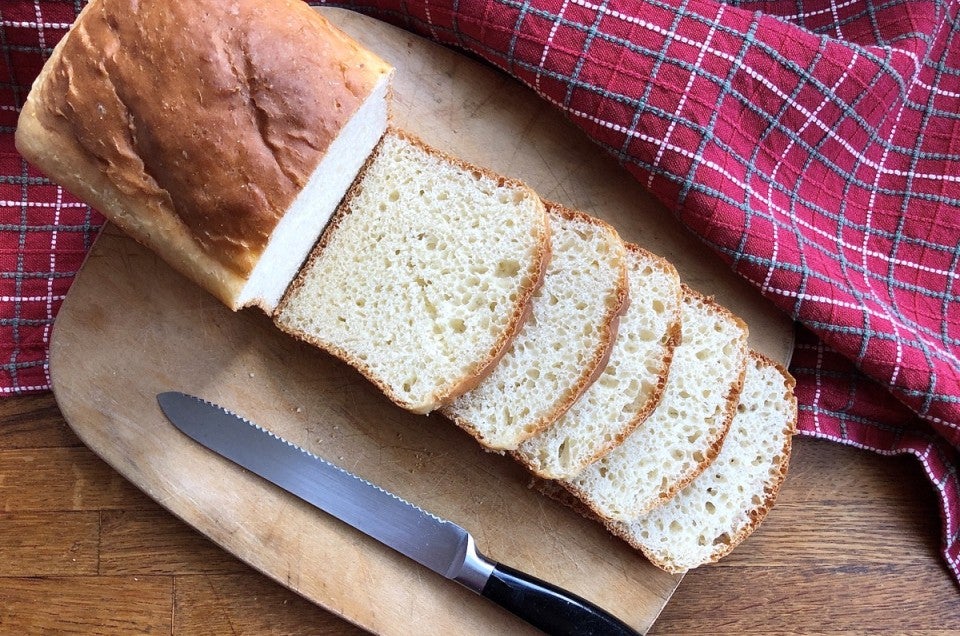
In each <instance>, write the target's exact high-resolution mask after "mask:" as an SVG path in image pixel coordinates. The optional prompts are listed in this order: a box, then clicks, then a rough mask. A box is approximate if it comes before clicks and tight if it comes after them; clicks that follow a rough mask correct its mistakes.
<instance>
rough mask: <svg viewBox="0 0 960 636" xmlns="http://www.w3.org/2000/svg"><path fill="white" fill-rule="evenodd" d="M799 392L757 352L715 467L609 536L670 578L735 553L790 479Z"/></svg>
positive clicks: (792, 381)
mask: <svg viewBox="0 0 960 636" xmlns="http://www.w3.org/2000/svg"><path fill="white" fill-rule="evenodd" d="M793 386H794V380H793V378H791V377H790V376H789V374H787V373H786V372H785V371H784V370H783V369H782V368H781V367H779V366H778V365H777V364H775V363H774V362H772V361H770V360H768V359H766V358H764V357H762V356H760V355H759V354H756V353H752V354H751V357H750V360H749V362H748V364H747V372H746V376H745V379H744V382H743V390H742V391H741V392H740V403H739V405H738V406H737V412H736V415H735V416H734V418H733V422H732V424H731V426H730V432H729V433H727V436H726V438H725V439H724V442H723V447H722V448H721V449H720V453H719V454H718V455H717V458H716V460H714V462H713V463H712V464H710V467H709V468H707V470H706V471H705V472H704V473H702V474H701V475H700V476H699V477H697V478H696V479H695V480H693V481H692V482H691V483H690V484H689V485H687V486H686V487H685V488H684V489H683V490H681V491H680V492H679V493H677V495H676V496H675V497H674V498H673V499H671V500H670V501H668V502H667V503H666V504H664V505H663V506H661V507H659V508H655V509H654V510H652V511H650V512H649V513H647V514H646V515H643V516H641V517H639V518H638V519H636V520H635V521H633V522H631V523H629V524H625V523H618V524H613V525H611V528H610V529H611V530H612V531H613V532H614V533H616V534H618V535H620V536H621V537H623V538H624V539H626V540H627V541H628V542H629V543H630V544H631V545H633V546H634V547H636V548H639V549H640V550H642V551H643V553H644V554H645V555H646V556H647V558H648V559H650V561H652V562H653V563H654V564H656V565H657V566H659V567H660V568H662V569H665V570H667V571H669V572H683V571H686V570H689V569H690V568H694V567H697V566H698V565H702V564H704V563H711V562H714V561H716V560H717V559H719V558H721V557H723V556H724V555H726V554H727V553H729V552H730V551H731V550H733V548H735V547H736V546H737V545H739V544H740V542H742V541H743V540H744V539H746V538H747V537H748V536H749V535H750V534H751V533H752V532H753V530H754V529H755V528H756V527H757V526H759V525H760V522H761V521H762V520H763V518H764V517H765V516H766V514H767V512H768V511H769V510H770V508H771V507H772V506H773V503H774V501H775V500H776V497H777V493H778V492H779V490H780V484H781V483H782V482H783V479H784V477H785V476H786V473H787V466H788V464H789V460H790V446H791V439H792V436H793V433H794V432H795V430H796V421H797V401H796V398H795V397H794V395H793Z"/></svg>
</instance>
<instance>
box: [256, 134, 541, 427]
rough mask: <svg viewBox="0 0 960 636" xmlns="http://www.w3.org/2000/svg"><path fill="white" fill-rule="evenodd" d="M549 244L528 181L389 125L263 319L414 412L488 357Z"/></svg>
mask: <svg viewBox="0 0 960 636" xmlns="http://www.w3.org/2000/svg"><path fill="white" fill-rule="evenodd" d="M549 250H550V237H549V224H548V219H547V214H546V212H545V209H544V206H543V204H542V202H541V201H540V198H539V197H538V196H537V195H536V193H535V192H533V191H532V190H530V189H529V188H527V187H526V186H524V185H523V184H521V183H520V182H518V181H513V180H510V179H505V178H503V177H499V176H497V175H494V174H492V173H489V172H487V171H485V170H483V169H481V168H478V167H476V166H471V165H468V164H466V163H463V162H460V161H458V160H455V159H452V158H450V157H447V156H445V155H443V154H441V153H439V152H437V151H436V150H433V149H431V148H429V147H427V146H426V145H424V144H423V143H422V142H420V141H419V140H417V139H415V138H413V137H412V136H409V135H407V134H405V133H402V132H400V131H396V130H390V131H388V132H387V134H386V135H385V136H384V138H383V140H382V142H381V144H380V145H379V146H378V147H377V149H376V150H375V151H374V154H373V156H372V157H371V159H370V161H369V162H368V163H367V165H366V166H365V167H364V169H363V171H362V172H361V175H360V176H359V177H358V179H357V182H356V183H355V184H354V186H353V187H351V189H350V191H349V192H348V193H347V196H346V198H345V199H344V202H343V203H342V205H341V207H340V209H339V210H338V212H337V215H336V216H335V217H334V219H333V221H332V222H331V224H330V227H329V228H328V229H327V230H326V231H325V232H324V235H323V237H322V238H321V240H320V243H318V245H317V247H316V248H315V250H314V251H313V253H312V254H311V256H310V258H309V261H308V262H307V264H306V265H305V266H304V267H303V268H302V270H301V272H300V274H299V275H298V276H297V278H296V280H295V281H294V283H293V284H292V285H291V286H290V289H289V291H288V292H287V294H286V295H285V296H284V298H283V300H282V302H281V304H280V306H279V307H278V309H277V312H276V313H275V316H274V321H275V323H276V324H277V325H278V326H279V327H280V328H281V329H282V330H284V331H286V332H288V333H290V334H292V335H294V336H296V337H299V338H301V339H303V340H305V341H307V342H311V343H313V344H315V345H317V346H319V347H321V348H323V349H325V350H327V351H329V352H330V353H332V354H334V355H336V356H338V357H340V358H342V359H343V360H345V361H346V362H348V363H349V364H351V365H353V366H354V367H356V368H357V369H358V370H360V371H361V372H362V373H363V374H365V375H366V376H367V377H368V378H369V379H370V380H371V381H372V382H373V383H375V384H376V385H377V386H379V387H380V389H382V390H383V392H384V393H385V394H386V395H387V396H388V397H390V398H391V399H392V400H393V401H394V402H396V403H397V404H398V405H400V406H402V407H404V408H406V409H409V410H411V411H414V412H418V413H427V412H429V411H432V410H434V409H436V408H437V407H439V406H440V405H442V404H444V403H445V402H449V401H450V400H452V399H454V398H455V397H456V396H457V395H459V394H460V393H462V392H464V391H466V390H469V389H470V388H472V386H475V385H476V383H477V382H479V381H480V380H481V379H482V378H483V376H484V375H485V374H486V373H487V372H488V371H489V370H490V369H491V368H492V366H493V365H494V364H495V363H496V361H497V360H498V359H499V358H500V356H501V355H502V353H503V351H504V350H505V349H506V347H507V346H508V345H509V343H510V341H511V340H512V338H513V336H514V335H515V333H516V331H517V330H518V329H519V328H520V326H521V325H522V324H523V320H524V318H525V316H526V314H527V313H528V308H529V301H530V298H531V296H532V295H533V293H534V292H535V291H536V290H537V288H538V287H539V285H540V282H541V280H542V277H543V272H544V269H545V267H546V263H547V261H548V260H549Z"/></svg>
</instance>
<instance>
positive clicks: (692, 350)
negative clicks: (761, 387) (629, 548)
mask: <svg viewBox="0 0 960 636" xmlns="http://www.w3.org/2000/svg"><path fill="white" fill-rule="evenodd" d="M681 321H682V331H683V335H682V338H681V341H680V345H679V346H678V347H677V348H676V350H675V351H674V355H673V360H672V362H671V363H670V371H669V374H668V377H667V384H666V387H665V388H664V391H663V396H662V397H661V399H660V402H659V404H658V405H657V408H656V409H655V410H654V412H653V413H652V414H651V415H650V417H648V418H647V420H646V421H645V422H644V424H643V426H640V427H639V428H637V429H636V430H635V431H634V432H633V433H631V434H630V435H628V436H627V437H626V439H624V440H623V442H622V443H621V444H620V445H619V446H617V447H616V448H614V449H613V450H611V451H610V452H609V453H607V454H606V455H604V456H603V457H601V458H600V459H599V460H598V461H597V462H595V463H593V464H591V465H590V466H588V467H587V468H586V469H585V470H584V471H583V472H581V473H580V474H578V475H576V476H575V477H573V478H571V479H570V480H568V481H564V482H562V483H563V485H564V486H565V487H567V488H569V489H570V490H571V492H573V493H574V494H575V495H576V496H577V497H578V498H580V499H581V500H582V501H583V502H584V503H585V504H586V505H587V506H588V507H589V508H590V509H591V510H593V511H594V513H596V514H597V516H598V517H600V518H601V519H603V520H604V521H631V520H633V519H635V518H636V517H638V516H640V515H641V514H643V513H645V512H647V511H649V510H651V509H652V508H654V507H655V506H658V505H660V504H662V503H663V502H665V501H667V500H668V499H670V497H672V496H673V495H674V494H676V493H677V492H678V491H679V490H680V489H681V488H683V486H685V485H686V484H687V483H689V482H690V481H691V480H692V479H693V478H694V477H696V476H697V475H698V474H699V473H700V472H702V471H703V470H704V468H706V466H707V465H708V464H709V463H710V462H711V461H713V459H714V458H715V457H716V455H717V451H718V450H719V448H720V444H721V443H722V442H723V437H724V435H726V433H727V430H728V429H729V426H730V420H731V418H732V416H733V411H734V410H735V408H736V405H737V396H738V395H739V392H740V387H741V385H742V383H743V373H744V368H745V364H746V357H747V327H746V325H745V324H744V323H743V321H741V320H740V319H739V318H737V317H736V316H734V315H733V314H731V313H730V312H729V311H727V310H726V309H725V308H723V307H721V306H720V305H718V304H716V303H715V302H714V301H713V300H711V299H709V298H706V297H705V296H702V295H701V294H699V293H697V292H695V291H693V290H691V289H690V288H688V287H686V286H684V296H683V302H682V309H681Z"/></svg>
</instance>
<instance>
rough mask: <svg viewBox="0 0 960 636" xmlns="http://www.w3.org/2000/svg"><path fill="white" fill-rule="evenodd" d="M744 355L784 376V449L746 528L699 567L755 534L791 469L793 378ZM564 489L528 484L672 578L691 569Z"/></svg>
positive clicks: (765, 360)
mask: <svg viewBox="0 0 960 636" xmlns="http://www.w3.org/2000/svg"><path fill="white" fill-rule="evenodd" d="M747 355H748V358H749V360H750V361H748V364H751V363H753V364H759V365H768V366H771V367H773V368H775V369H776V370H777V372H778V373H779V374H780V375H781V376H783V385H784V393H783V397H784V400H786V401H787V402H788V403H789V404H790V410H791V415H790V418H789V420H788V421H787V423H786V425H785V429H784V433H785V435H784V442H783V446H782V447H781V449H780V451H779V453H778V454H777V458H778V459H779V461H778V462H777V463H776V464H775V474H774V477H773V480H772V481H770V482H769V483H768V484H767V485H766V486H765V487H764V498H763V500H762V501H761V502H760V503H758V504H757V505H756V506H754V507H753V508H751V509H750V510H749V511H747V516H748V519H749V521H748V522H747V523H746V524H745V525H743V526H741V527H740V528H739V529H738V530H737V532H736V533H735V534H734V535H733V536H731V537H730V539H729V541H728V542H725V543H721V544H719V545H718V546H717V549H716V550H714V551H713V552H711V554H710V557H709V559H708V560H706V561H704V563H702V564H701V565H704V564H707V563H716V562H717V561H719V560H720V559H721V558H723V557H725V556H726V555H728V554H729V553H730V552H732V551H733V550H734V549H735V548H736V547H737V546H739V545H740V544H741V543H742V542H743V541H744V540H746V539H747V538H748V537H749V536H750V535H751V534H753V532H754V531H756V529H757V528H758V527H759V526H760V524H761V523H762V522H763V520H764V519H765V518H766V516H767V514H768V513H769V512H770V510H771V509H772V508H773V506H774V503H775V502H776V499H777V495H778V494H779V492H780V488H781V486H782V485H783V482H784V480H785V479H786V476H787V472H788V470H789V466H790V455H791V452H792V444H793V436H794V435H795V434H796V431H797V399H796V396H795V395H794V388H795V387H796V380H794V378H793V377H792V376H791V375H790V373H789V372H788V371H787V370H786V369H785V368H784V367H783V365H781V364H780V363H778V362H776V361H775V360H772V359H770V358H768V357H767V356H765V355H763V354H761V353H759V352H757V351H754V350H750V351H749V352H748V354H747ZM563 486H564V484H563V483H562V482H559V481H551V480H547V479H542V478H539V477H535V478H533V479H532V480H531V487H533V488H535V489H536V490H538V491H539V492H540V493H541V494H543V495H546V496H547V497H550V498H551V499H553V500H555V501H557V502H559V503H562V504H563V505H565V506H567V507H569V508H570V509H572V510H573V511H574V512H576V513H577V514H579V515H581V516H583V517H584V518H586V519H590V520H591V521H595V522H597V523H599V524H601V525H603V526H604V527H605V528H606V529H607V530H608V531H609V532H610V533H611V534H613V535H615V536H617V537H619V538H620V539H622V540H623V541H626V542H627V543H628V544H629V545H630V546H631V547H633V548H634V549H636V550H639V551H640V552H641V553H642V554H643V555H644V557H645V558H646V559H647V560H648V561H650V562H651V563H652V564H653V565H655V566H656V567H658V568H660V569H661V570H664V571H666V572H670V573H672V574H682V573H684V572H686V571H688V570H689V569H690V568H685V567H679V566H677V565H675V564H674V563H672V562H670V561H667V560H664V559H661V558H660V557H659V556H658V555H657V554H656V553H654V552H653V551H652V550H650V549H648V548H647V547H646V546H644V545H643V544H642V543H640V542H639V541H637V540H636V538H635V537H634V536H633V535H632V534H631V533H630V532H628V531H627V530H626V527H625V524H620V523H610V522H606V521H604V520H603V519H602V518H601V517H600V516H599V515H597V513H596V512H594V511H593V510H592V509H591V508H590V507H589V506H587V505H585V504H584V502H583V501H581V500H580V499H579V498H578V497H576V496H575V495H574V493H572V492H571V491H570V490H569V489H567V488H564V487H563Z"/></svg>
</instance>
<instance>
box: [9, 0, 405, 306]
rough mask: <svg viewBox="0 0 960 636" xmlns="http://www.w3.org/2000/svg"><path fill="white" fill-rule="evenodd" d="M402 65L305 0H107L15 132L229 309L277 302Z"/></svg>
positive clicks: (365, 148) (357, 163)
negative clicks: (337, 25)
mask: <svg viewBox="0 0 960 636" xmlns="http://www.w3.org/2000/svg"><path fill="white" fill-rule="evenodd" d="M391 74H392V68H391V67H390V65H389V64H387V63H386V62H384V61H383V60H381V59H380V58H378V57H377V56H376V55H374V54H373V53H372V52H370V51H368V50H366V49H364V48H363V47H362V46H360V45H359V44H358V43H357V42H356V41H354V40H353V39H351V38H350V37H348V36H347V35H346V34H345V33H343V32H341V31H340V30H339V29H337V28H335V27H334V26H333V25H331V24H330V23H329V22H328V21H327V20H326V19H325V18H323V17H322V16H321V15H320V14H318V13H317V12H316V11H314V10H312V9H311V8H310V7H308V6H306V5H305V4H304V3H303V2H300V1H299V0H236V1H234V2H229V3H226V2H220V1H219V0H193V1H191V2H175V1H173V0H140V2H124V1H122V0H94V1H93V2H90V4H88V5H87V6H86V7H85V8H84V9H83V11H82V12H81V13H80V16H79V17H78V18H77V21H76V22H75V23H74V26H73V28H72V29H71V30H70V32H69V33H68V34H67V35H66V37H64V38H63V39H62V40H61V41H60V43H59V44H58V45H57V47H56V48H55V49H54V51H53V53H52V55H51V56H50V59H49V60H48V61H47V63H46V64H45V65H44V67H43V70H42V71H41V72H40V74H39V76H38V77H37V80H36V82H35V83H34V85H33V88H32V89H31V91H30V94H29V96H28V98H27V101H26V103H25V104H24V106H23V110H22V111H21V113H20V119H19V122H18V126H17V133H16V144H17V148H18V150H19V151H20V153H21V154H22V155H23V156H24V157H25V158H26V159H27V160H28V161H30V162H31V163H33V164H35V165H36V166H37V167H39V168H40V169H41V170H43V171H44V172H45V173H46V174H47V176H49V177H50V178H51V179H53V180H54V181H56V182H57V183H59V184H60V185H62V186H64V187H65V188H67V189H68V190H70V192H71V193H73V194H74V195H76V196H77V197H79V198H80V199H82V200H83V201H85V202H86V203H88V204H90V205H91V206H93V207H95V208H97V209H98V210H100V211H102V212H103V213H104V214H105V215H106V216H107V218H109V219H110V221H111V222H113V223H115V224H116V225H117V226H118V227H120V228H121V229H122V230H123V231H124V232H126V233H127V234H128V235H130V236H131V237H132V238H134V239H135V240H137V241H139V242H140V243H142V244H144V245H146V246H147V247H149V248H150V249H152V250H153V251H155V252H156V253H157V254H158V255H159V256H160V257H161V258H163V259H164V260H165V261H167V262H168V263H169V264H170V265H171V266H172V267H173V268H174V269H176V270H178V271H180V272H181V273H182V274H184V275H185V276H187V277H188V278H190V279H192V280H193V281H194V282H196V283H197V284H199V285H200V286H201V287H203V288H205V289H206V290H208V291H209V292H210V293H212V294H213V295H215V296H216V297H217V298H219V299H220V300H221V301H223V302H224V303H225V304H226V305H227V306H229V307H230V308H232V309H239V308H241V307H245V306H248V305H257V306H260V307H261V308H263V309H264V310H265V311H266V312H267V313H271V312H272V311H273V309H274V308H275V306H276V304H277V302H278V301H279V300H280V297H281V295H282V294H283V292H284V290H285V289H286V288H287V286H288V285H289V284H290V281H291V280H292V279H293V277H294V276H295V275H296V272H297V269H298V268H299V267H300V265H301V264H302V263H303V260H304V258H306V256H307V254H308V253H309V252H310V249H311V248H312V247H313V245H314V243H315V242H316V240H317V237H318V236H319V235H320V233H321V232H322V231H323V228H324V225H326V223H327V221H328V220H329V219H330V216H331V215H332V214H333V212H334V210H336V208H337V205H338V204H339V202H340V200H341V198H342V197H343V195H344V193H345V192H346V191H347V189H348V188H349V187H350V184H351V182H352V181H353V179H354V177H355V176H356V174H357V172H358V171H359V170H360V168H361V166H362V165H363V163H364V162H365V161H366V158H367V156H368V155H369V153H370V151H371V150H372V149H373V147H374V146H375V145H376V143H377V141H378V140H379V139H380V136H381V135H382V134H383V132H384V130H385V129H386V126H387V110H388V109H387V92H388V85H389V80H390V77H391ZM78 87H80V88H79V89H78Z"/></svg>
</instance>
